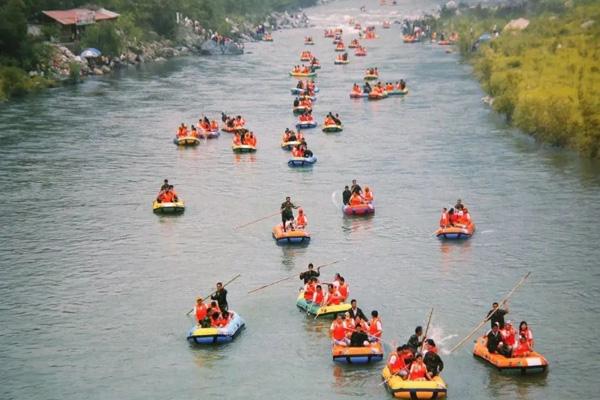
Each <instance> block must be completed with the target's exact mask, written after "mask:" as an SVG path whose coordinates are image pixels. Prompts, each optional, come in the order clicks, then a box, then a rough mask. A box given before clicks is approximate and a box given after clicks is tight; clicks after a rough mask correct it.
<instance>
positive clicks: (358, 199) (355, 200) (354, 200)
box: [350, 193, 364, 206]
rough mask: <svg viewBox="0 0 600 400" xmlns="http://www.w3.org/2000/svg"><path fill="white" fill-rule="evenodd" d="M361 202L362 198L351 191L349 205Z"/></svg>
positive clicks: (356, 204)
mask: <svg viewBox="0 0 600 400" xmlns="http://www.w3.org/2000/svg"><path fill="white" fill-rule="evenodd" d="M363 203H364V202H363V199H362V197H361V196H360V195H359V194H358V193H352V196H350V205H351V206H359V205H361V204H363Z"/></svg>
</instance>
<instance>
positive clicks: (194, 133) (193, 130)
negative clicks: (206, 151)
mask: <svg viewBox="0 0 600 400" xmlns="http://www.w3.org/2000/svg"><path fill="white" fill-rule="evenodd" d="M190 136H193V137H196V138H197V137H198V136H199V135H198V131H197V130H196V127H195V126H194V125H192V131H191V132H190Z"/></svg>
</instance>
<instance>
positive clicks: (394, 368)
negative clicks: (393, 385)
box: [388, 351, 406, 374]
mask: <svg viewBox="0 0 600 400" xmlns="http://www.w3.org/2000/svg"><path fill="white" fill-rule="evenodd" d="M392 356H395V357H396V359H395V360H394V363H393V364H392V363H390V362H391V358H392ZM388 368H389V369H390V372H391V373H392V374H397V373H398V372H399V371H401V370H403V369H405V368H406V363H405V362H404V356H403V355H402V354H398V353H397V352H395V351H394V352H393V353H391V354H390V357H389V358H388Z"/></svg>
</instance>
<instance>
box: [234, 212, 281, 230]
mask: <svg viewBox="0 0 600 400" xmlns="http://www.w3.org/2000/svg"><path fill="white" fill-rule="evenodd" d="M280 213H281V211H277V212H274V213H273V214H269V215H267V216H264V217H262V218H259V219H255V220H254V221H250V222H248V223H246V224H242V225H238V226H236V227H235V228H234V229H240V228H244V227H246V226H248V225H252V224H255V223H257V222H260V221H262V220H265V219H267V218H271V217H274V216H276V215H277V214H280Z"/></svg>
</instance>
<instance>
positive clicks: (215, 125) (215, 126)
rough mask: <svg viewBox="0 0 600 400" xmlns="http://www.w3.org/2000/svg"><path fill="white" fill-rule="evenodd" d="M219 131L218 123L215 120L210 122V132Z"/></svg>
mask: <svg viewBox="0 0 600 400" xmlns="http://www.w3.org/2000/svg"><path fill="white" fill-rule="evenodd" d="M218 129H219V124H218V123H217V121H215V120H214V119H213V120H212V121H210V130H211V131H216V130H218Z"/></svg>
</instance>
